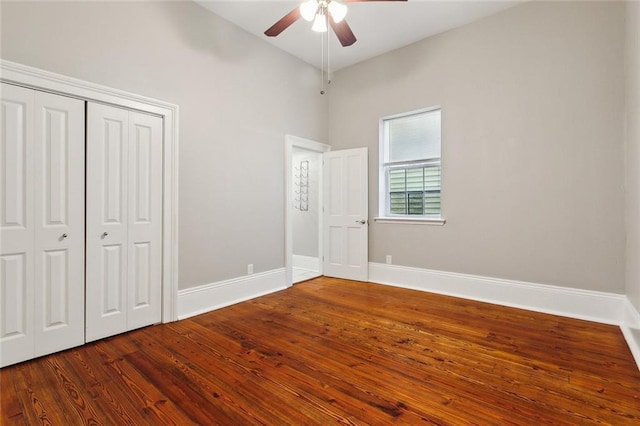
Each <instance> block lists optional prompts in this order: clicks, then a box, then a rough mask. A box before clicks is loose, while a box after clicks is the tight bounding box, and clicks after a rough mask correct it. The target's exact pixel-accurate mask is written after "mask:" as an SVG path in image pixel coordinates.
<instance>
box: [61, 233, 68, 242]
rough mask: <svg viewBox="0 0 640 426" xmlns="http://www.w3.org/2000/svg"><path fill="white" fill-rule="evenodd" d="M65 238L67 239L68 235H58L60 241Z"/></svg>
mask: <svg viewBox="0 0 640 426" xmlns="http://www.w3.org/2000/svg"><path fill="white" fill-rule="evenodd" d="M67 237H68V235H67V234H66V233H65V234H62V235H60V239H61V240H64V239H65V238H67Z"/></svg>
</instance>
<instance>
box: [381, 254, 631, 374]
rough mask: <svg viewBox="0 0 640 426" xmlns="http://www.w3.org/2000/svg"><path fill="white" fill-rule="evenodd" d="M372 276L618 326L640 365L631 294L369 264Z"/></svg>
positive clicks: (404, 285) (399, 284)
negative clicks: (628, 297)
mask: <svg viewBox="0 0 640 426" xmlns="http://www.w3.org/2000/svg"><path fill="white" fill-rule="evenodd" d="M369 281H370V282H373V283H377V284H386V285H391V286H395V287H402V288H408V289H412V290H422V291H427V292H430V293H437V294H444V295H447V296H455V297H460V298H463V299H471V300H477V301H480V302H488V303H493V304H497V305H502V306H510V307H514V308H520V309H527V310H531V311H536V312H543V313H547V314H553V315H560V316H564V317H569V318H577V319H582V320H587V321H594V322H599V323H604V324H611V325H617V326H619V327H620V329H621V330H622V333H623V335H624V337H625V339H626V341H627V344H628V345H629V349H630V350H631V353H632V354H633V357H634V358H635V360H636V363H637V364H638V369H640V313H638V311H637V310H636V309H635V308H634V307H633V305H632V304H631V302H630V301H629V300H628V299H627V297H626V296H625V295H622V294H615V293H605V292H598V291H589V290H580V289H572V288H566V287H558V286H551V285H545V284H535V283H528V282H522V281H513V280H505V279H500V278H490V277H482V276H476V275H466V274H458V273H453V272H443V271H434V270H429V269H419V268H410V267H406V266H398V265H387V264H383V263H369Z"/></svg>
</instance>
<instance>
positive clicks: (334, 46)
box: [194, 0, 526, 71]
mask: <svg viewBox="0 0 640 426" xmlns="http://www.w3.org/2000/svg"><path fill="white" fill-rule="evenodd" d="M194 1H195V2H196V3H199V4H201V5H202V6H204V7H206V8H207V9H209V10H211V11H213V12H214V13H216V14H217V15H220V16H222V17H223V18H225V19H227V20H228V21H231V22H233V23H234V24H236V25H238V26H239V27H241V28H243V29H245V30H246V31H248V32H250V33H252V34H255V35H256V36H258V37H260V38H262V39H263V40H266V41H267V42H269V43H271V44H273V45H274V46H276V47H278V48H280V49H282V50H284V51H286V52H289V53H290V54H292V55H294V56H296V57H298V58H300V59H302V60H303V61H305V62H307V63H309V64H311V65H313V66H315V67H317V68H320V66H321V42H322V39H321V37H322V36H321V35H320V34H318V33H315V32H313V31H311V23H310V22H307V21H305V20H303V19H299V20H298V21H297V22H295V23H294V24H293V25H291V26H290V27H289V28H287V29H286V30H285V31H284V32H283V33H282V34H280V35H279V36H277V37H267V36H265V35H264V31H265V30H266V29H267V28H269V27H270V26H271V25H273V24H274V23H275V22H276V21H277V20H279V19H280V18H281V17H282V16H284V15H285V14H287V13H288V12H290V11H291V10H293V9H294V8H296V7H298V6H299V5H300V3H301V2H302V0H299V1H271V0H194ZM522 1H526V0H505V1H502V0H484V1H482V0H462V1H459V0H444V1H433V0H409V1H406V2H401V1H389V2H385V1H375V2H363V3H347V6H348V8H349V10H348V13H347V17H346V20H347V21H348V23H349V25H350V26H351V29H352V30H353V33H354V34H355V36H356V38H357V39H358V41H357V42H356V43H355V44H354V45H352V46H350V47H342V46H341V45H340V43H339V42H338V40H337V39H336V37H335V35H334V34H333V32H331V33H330V37H329V40H330V45H329V49H330V58H331V64H330V67H331V70H333V71H335V70H338V69H340V68H344V67H347V66H349V65H353V64H355V63H357V62H360V61H364V60H365V59H369V58H372V57H374V56H377V55H380V54H382V53H385V52H389V51H391V50H394V49H397V48H399V47H402V46H406V45H408V44H411V43H413V42H416V41H418V40H422V39H423V38H426V37H429V36H432V35H434V34H438V33H441V32H443V31H447V30H449V29H452V28H456V27H459V26H461V25H464V24H467V23H469V22H472V21H475V20H478V19H480V18H483V17H486V16H489V15H492V14H494V13H498V12H500V11H502V10H505V9H507V8H509V7H512V6H515V5H516V4H518V3H520V2H522ZM325 37H326V34H325ZM325 40H326V39H325ZM325 42H326V41H325Z"/></svg>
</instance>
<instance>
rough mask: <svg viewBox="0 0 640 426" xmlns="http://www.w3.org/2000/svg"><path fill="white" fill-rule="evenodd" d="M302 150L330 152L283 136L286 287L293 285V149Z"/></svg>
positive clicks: (317, 144) (316, 144)
mask: <svg viewBox="0 0 640 426" xmlns="http://www.w3.org/2000/svg"><path fill="white" fill-rule="evenodd" d="M294 147H296V148H302V149H306V150H309V151H314V152H317V153H320V154H322V153H325V152H329V151H331V146H330V145H327V144H324V143H320V142H315V141H312V140H309V139H304V138H300V137H298V136H293V135H285V136H284V176H285V195H284V223H285V227H284V266H285V284H286V286H287V287H291V286H292V285H293V220H292V219H293V201H292V197H291V194H292V192H293V180H292V179H291V170H292V168H293V148H294ZM322 169H323V167H322V166H321V167H319V168H318V173H319V176H318V182H319V186H320V191H319V194H318V199H319V201H320V204H321V205H322V204H323V203H324V201H323V200H324V198H323V197H324V194H323V192H322V185H323V180H322V179H323V175H322V173H323V171H322ZM319 213H320V214H318V222H319V223H318V256H319V257H320V271H319V272H320V274H322V255H323V245H322V240H323V232H322V226H323V216H324V215H323V214H322V212H319Z"/></svg>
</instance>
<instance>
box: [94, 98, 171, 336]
mask: <svg viewBox="0 0 640 426" xmlns="http://www.w3.org/2000/svg"><path fill="white" fill-rule="evenodd" d="M161 129H162V119H161V118H159V117H155V116H151V115H146V114H141V113H135V112H131V111H127V110H124V109H120V108H115V107H112V106H107V105H101V104H94V103H89V104H88V107H87V244H86V251H87V254H86V255H87V274H86V291H87V298H86V310H87V312H86V321H87V324H86V340H87V341H88V342H89V341H93V340H96V339H100V338H103V337H107V336H111V335H114V334H118V333H122V332H124V331H127V330H132V329H134V328H138V327H142V326H145V325H150V324H154V323H156V322H160V320H161V288H162V287H161V286H162V283H161V269H162V259H161V256H162V250H161V244H162V170H161V166H162V134H161Z"/></svg>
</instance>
